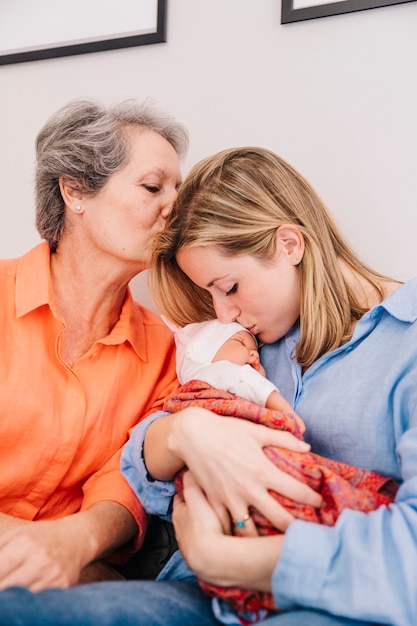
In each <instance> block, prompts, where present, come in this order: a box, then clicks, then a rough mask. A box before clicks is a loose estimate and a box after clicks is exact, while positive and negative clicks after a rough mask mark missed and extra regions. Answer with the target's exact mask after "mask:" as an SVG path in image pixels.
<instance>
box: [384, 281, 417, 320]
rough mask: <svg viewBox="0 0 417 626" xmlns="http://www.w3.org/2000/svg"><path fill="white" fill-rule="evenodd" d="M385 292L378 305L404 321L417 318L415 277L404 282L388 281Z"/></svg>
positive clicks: (416, 282)
mask: <svg viewBox="0 0 417 626" xmlns="http://www.w3.org/2000/svg"><path fill="white" fill-rule="evenodd" d="M386 294H387V295H386V297H385V298H384V300H383V301H382V302H381V305H380V306H382V307H384V308H385V309H386V310H387V311H388V312H389V313H390V314H391V315H393V316H394V317H397V318H398V319H400V320H402V321H404V322H409V323H413V322H415V321H416V320H417V277H416V278H412V279H410V280H408V281H406V282H404V283H394V282H392V283H388V285H387V291H386Z"/></svg>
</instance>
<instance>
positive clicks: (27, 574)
mask: <svg viewBox="0 0 417 626" xmlns="http://www.w3.org/2000/svg"><path fill="white" fill-rule="evenodd" d="M66 530H67V531H70V529H69V528H66V524H64V523H62V522H61V523H60V520H57V521H45V522H44V521H40V522H27V521H23V520H22V524H18V525H15V526H14V527H13V528H11V529H9V530H7V531H6V532H4V533H3V534H1V535H0V589H5V588H7V587H12V586H20V587H27V588H28V589H30V590H31V591H40V590H41V589H45V588H48V587H61V588H63V587H69V586H70V585H73V584H75V583H76V582H77V581H78V577H79V573H80V569H81V567H82V565H84V562H83V561H82V558H81V556H80V555H79V554H78V552H77V542H76V541H74V545H73V546H72V548H71V550H69V549H68V546H69V544H70V541H71V539H70V538H71V534H70V535H69V536H68V535H66ZM74 540H75V537H74ZM78 545H79V542H78Z"/></svg>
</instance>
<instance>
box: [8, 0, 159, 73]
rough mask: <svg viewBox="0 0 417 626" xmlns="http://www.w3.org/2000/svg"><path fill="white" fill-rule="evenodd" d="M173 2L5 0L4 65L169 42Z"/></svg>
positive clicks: (150, 0) (134, 0)
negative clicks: (168, 20)
mask: <svg viewBox="0 0 417 626" xmlns="http://www.w3.org/2000/svg"><path fill="white" fill-rule="evenodd" d="M167 2H168V0H140V1H139V2H138V0H117V2H115V1H114V0H70V2H68V4H66V3H65V2H62V1H61V2H57V0H36V2H34V1H33V0H2V8H1V20H0V65H7V64H10V63H20V62H24V61H36V60H41V59H50V58H55V57H63V56H70V55H74V54H85V53H88V52H100V51H105V50H115V49H118V48H129V47H132V46H142V45H146V44H154V43H162V42H165V41H166V13H167ZM115 8H116V9H117V10H115Z"/></svg>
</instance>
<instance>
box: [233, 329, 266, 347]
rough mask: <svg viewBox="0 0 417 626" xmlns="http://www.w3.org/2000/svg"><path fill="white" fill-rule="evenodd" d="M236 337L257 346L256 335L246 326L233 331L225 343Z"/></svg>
mask: <svg viewBox="0 0 417 626" xmlns="http://www.w3.org/2000/svg"><path fill="white" fill-rule="evenodd" d="M236 339H242V340H243V341H244V342H245V344H249V345H253V346H255V347H256V348H257V347H258V341H257V339H256V337H255V336H254V335H252V333H251V332H250V330H247V329H246V328H242V330H238V331H237V332H235V333H234V334H233V335H232V336H231V337H229V338H228V339H226V341H225V343H227V342H228V341H232V340H236Z"/></svg>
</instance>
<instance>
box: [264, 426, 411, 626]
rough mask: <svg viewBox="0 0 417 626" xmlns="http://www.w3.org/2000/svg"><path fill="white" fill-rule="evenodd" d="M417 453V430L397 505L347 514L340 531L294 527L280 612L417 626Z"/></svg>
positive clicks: (283, 568)
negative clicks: (308, 611) (303, 610)
mask: <svg viewBox="0 0 417 626" xmlns="http://www.w3.org/2000/svg"><path fill="white" fill-rule="evenodd" d="M416 450H417V427H414V428H412V429H410V430H408V431H407V432H406V433H405V434H404V435H403V437H402V439H401V441H400V444H399V446H398V454H399V456H400V457H401V465H402V471H403V476H404V479H405V480H404V482H403V483H402V485H401V487H400V489H399V491H398V494H397V497H396V500H395V502H394V504H392V505H390V506H389V507H386V506H382V507H380V508H379V509H377V510H376V511H373V512H371V513H367V514H366V513H361V512H358V511H350V510H346V511H344V512H343V513H342V515H341V516H340V517H339V519H338V521H337V523H336V525H335V526H333V527H328V526H320V525H318V524H312V523H308V522H304V521H301V520H297V521H295V522H293V523H292V524H291V525H290V527H289V528H288V530H287V532H286V534H285V541H284V545H283V550H282V553H281V556H280V559H279V563H278V565H277V567H276V568H275V571H274V573H273V577H272V588H273V594H274V598H275V602H276V603H277V606H279V607H280V608H282V609H286V610H288V609H294V608H295V607H297V606H300V605H301V606H305V607H309V608H315V609H321V610H324V611H328V612H330V613H333V614H336V615H343V616H345V617H350V618H352V619H369V620H371V621H372V622H373V621H375V622H377V623H384V624H385V623H389V624H395V625H396V626H415V625H416V624H417V593H416V588H415V584H416V580H417V454H416Z"/></svg>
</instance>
